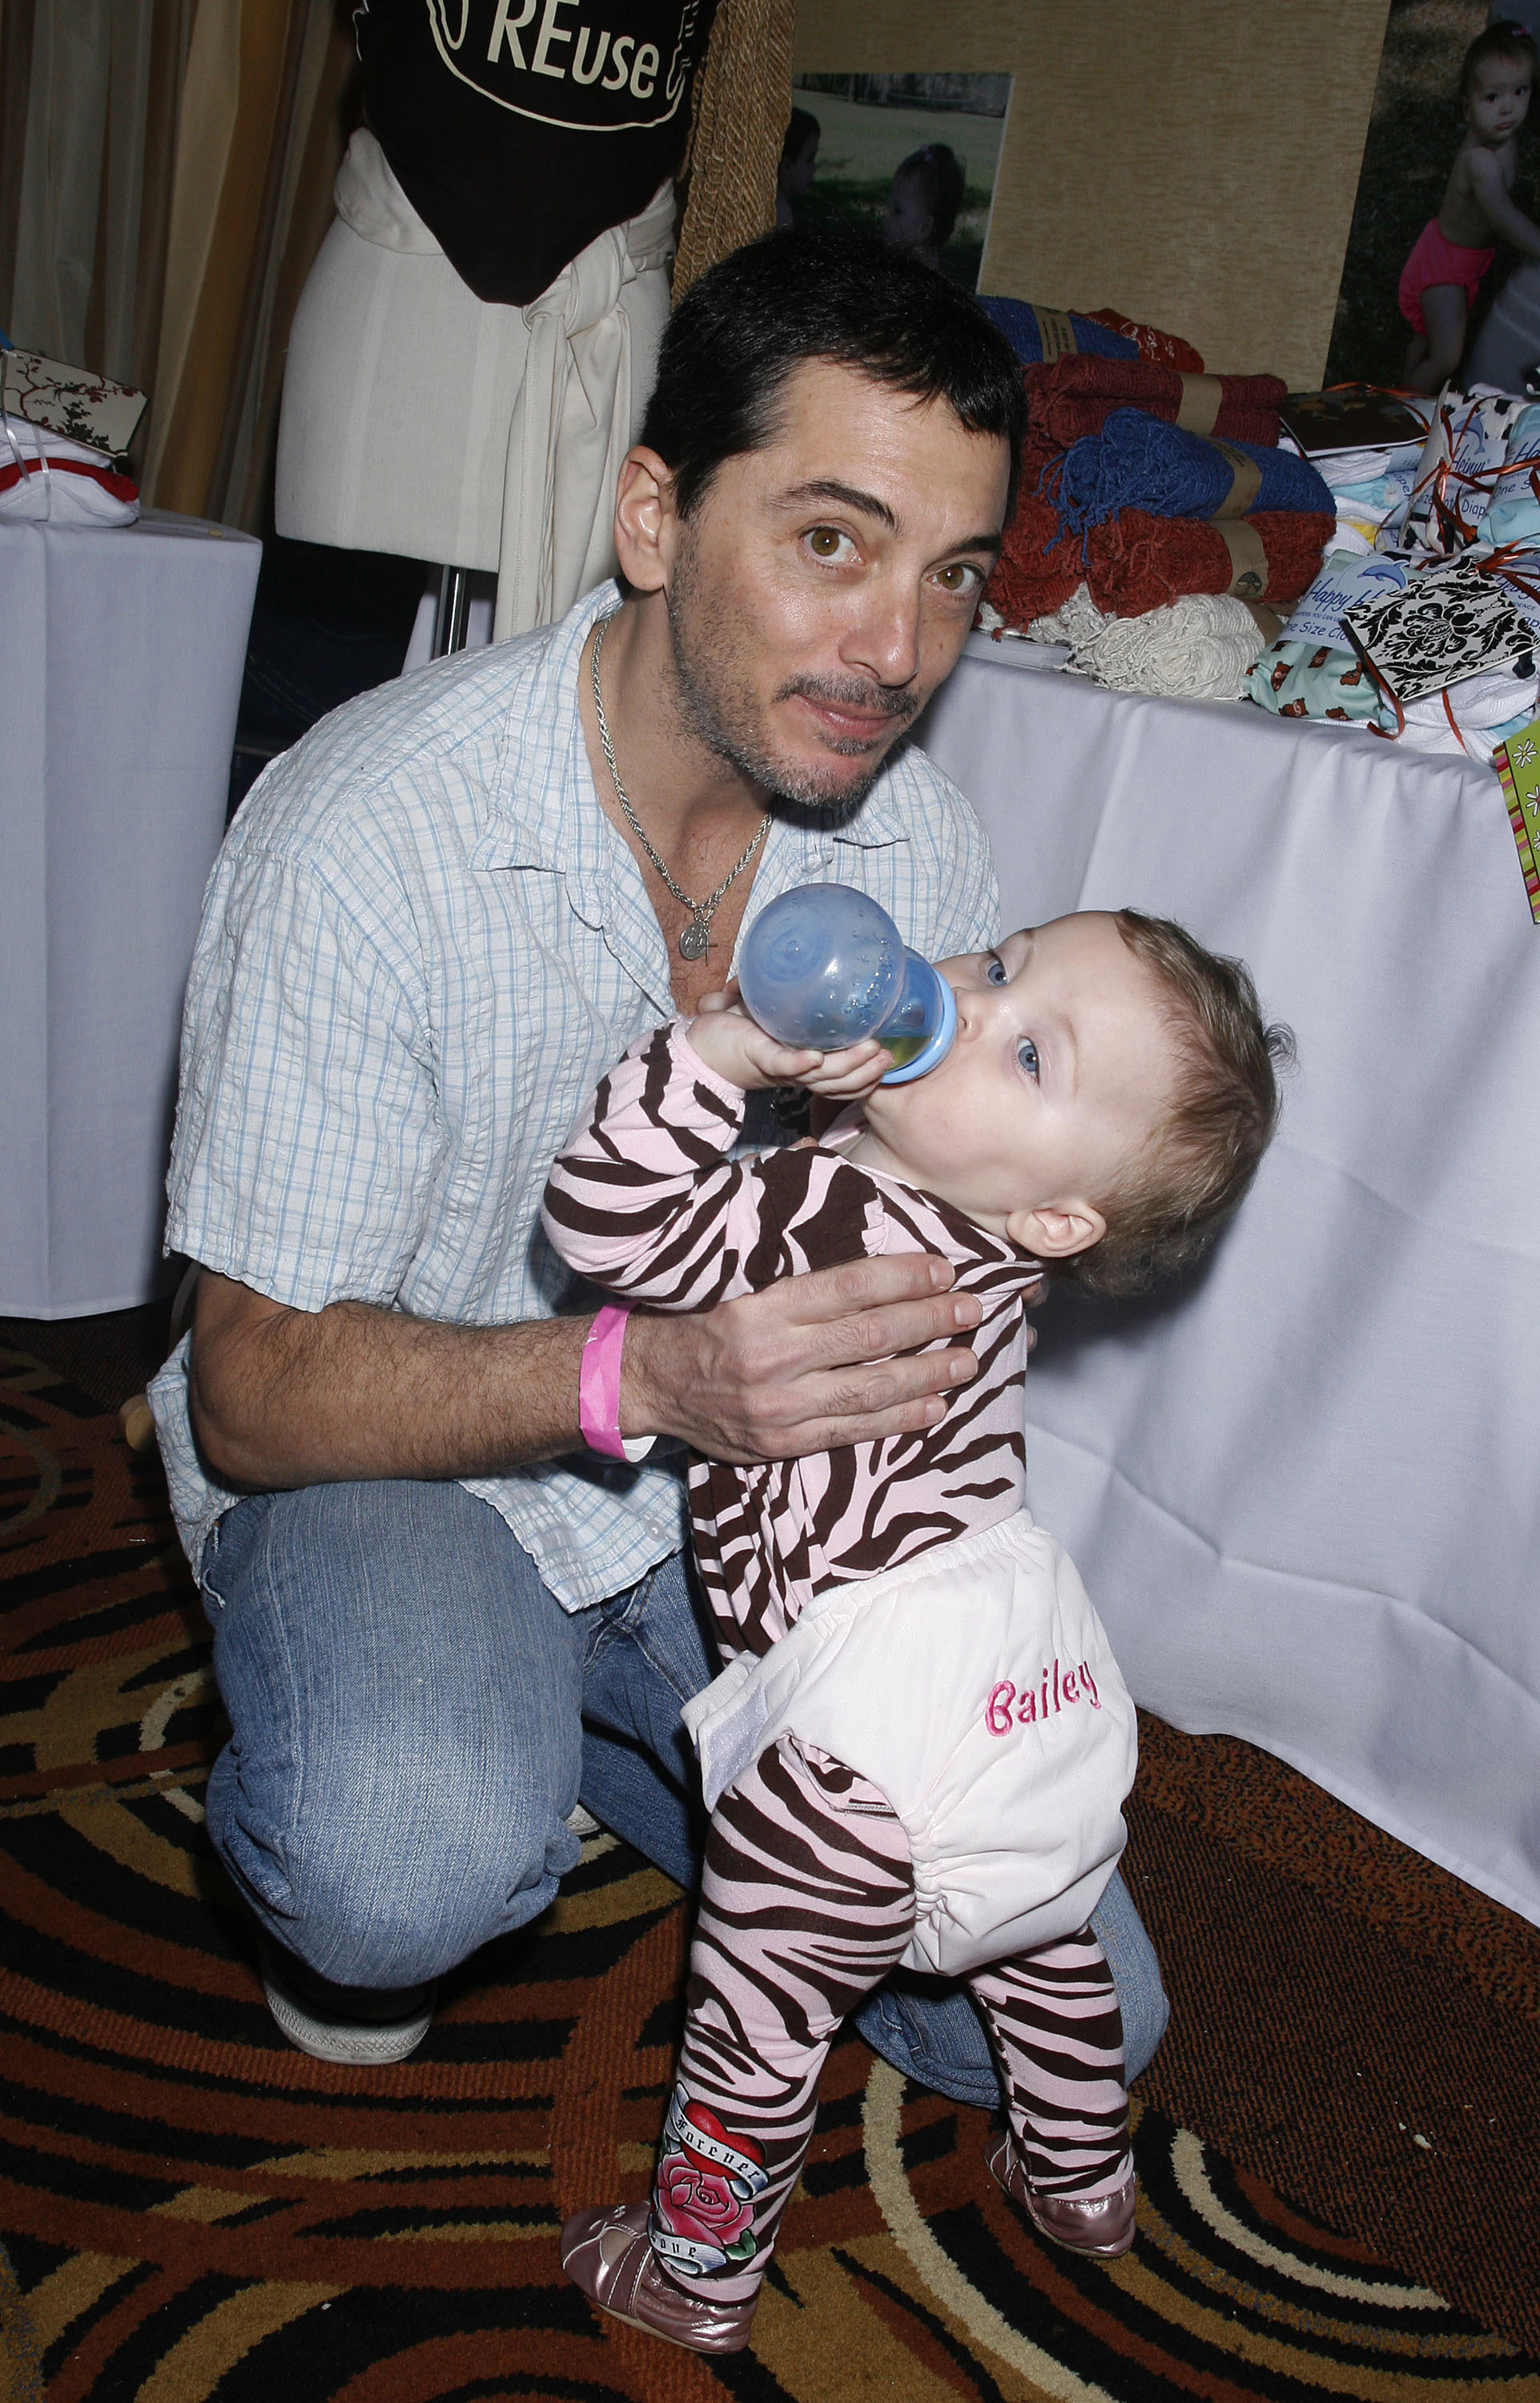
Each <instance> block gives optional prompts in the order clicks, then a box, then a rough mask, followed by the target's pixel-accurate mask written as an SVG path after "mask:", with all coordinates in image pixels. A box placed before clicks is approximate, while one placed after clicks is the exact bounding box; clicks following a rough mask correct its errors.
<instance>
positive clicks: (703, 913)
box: [593, 611, 770, 960]
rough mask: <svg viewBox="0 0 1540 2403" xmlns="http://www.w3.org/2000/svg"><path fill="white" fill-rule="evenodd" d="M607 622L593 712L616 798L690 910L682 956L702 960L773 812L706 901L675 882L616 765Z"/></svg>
mask: <svg viewBox="0 0 1540 2403" xmlns="http://www.w3.org/2000/svg"><path fill="white" fill-rule="evenodd" d="M614 614H615V613H614V612H613V611H612V612H611V615H612V616H613V615H614ZM608 624H609V618H600V620H599V626H598V631H597V632H596V633H595V635H594V638H593V714H594V715H595V716H596V717H597V718H598V720H599V740H600V743H602V745H603V746H604V762H605V765H606V766H607V767H608V769H609V771H610V777H611V781H612V782H613V784H614V785H615V798H616V799H617V801H618V802H619V804H620V807H621V808H622V809H623V810H624V812H625V813H626V824H627V825H628V826H630V828H631V832H632V834H633V835H634V836H635V837H636V840H637V841H638V842H639V843H640V844H641V846H642V848H643V850H644V851H645V853H646V854H647V857H648V858H649V859H650V860H651V862H652V864H653V866H654V868H657V870H658V873H659V876H660V877H661V878H662V880H663V882H664V883H665V884H666V885H667V886H668V888H669V891H670V892H671V893H672V894H673V897H674V899H675V900H676V901H677V902H678V904H679V906H680V908H681V909H682V910H688V911H689V913H690V923H689V924H688V925H687V926H686V927H685V928H684V930H683V932H682V933H681V935H680V937H679V956H680V958H681V959H684V960H703V959H704V958H705V956H706V953H707V952H708V951H710V949H711V922H712V919H713V916H714V915H715V910H716V907H717V904H718V903H719V902H720V901H721V899H722V897H723V896H724V894H725V893H726V892H727V889H728V885H729V884H730V883H731V882H733V879H734V878H735V877H738V876H741V875H742V872H743V870H744V868H747V866H748V864H749V862H750V860H751V859H752V858H753V857H754V854H755V853H756V851H757V850H758V848H759V846H760V844H761V843H762V842H763V841H764V840H765V837H766V835H767V834H768V833H769V832H770V812H769V810H767V811H766V812H765V814H764V816H763V817H762V818H761V819H760V821H759V824H758V826H756V829H755V832H754V836H753V838H752V840H751V841H750V843H749V847H748V849H747V850H746V851H745V852H744V854H743V855H742V858H741V859H740V860H738V861H737V862H736V864H735V865H734V866H733V867H731V868H728V872H727V874H726V876H724V877H723V879H722V882H721V883H720V884H719V885H718V886H717V888H716V890H715V893H713V894H710V895H708V896H707V898H706V899H705V900H704V901H692V900H691V898H690V896H689V895H688V894H687V892H685V891H684V890H683V888H682V887H681V886H679V885H677V884H676V883H675V882H674V881H673V877H672V876H671V875H670V874H669V871H668V869H667V868H666V867H665V866H664V864H663V862H662V860H661V859H659V855H658V854H657V852H656V851H654V849H653V847H652V845H651V843H650V842H649V841H648V840H647V834H646V828H645V826H643V824H642V821H641V819H640V818H639V817H638V816H637V814H636V812H635V811H634V810H633V809H632V808H631V802H630V800H629V799H628V798H627V795H626V788H625V786H624V785H623V784H622V783H621V782H620V771H619V769H618V768H617V766H616V764H615V745H614V743H612V742H611V741H610V730H609V728H608V726H607V725H606V723H605V720H604V695H603V694H602V693H601V691H600V689H599V654H600V652H601V651H602V650H603V649H604V630H605V628H606V627H607V626H608Z"/></svg>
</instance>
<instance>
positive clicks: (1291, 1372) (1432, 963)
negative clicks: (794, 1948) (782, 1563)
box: [919, 637, 1540, 1922]
mask: <svg viewBox="0 0 1540 2403" xmlns="http://www.w3.org/2000/svg"><path fill="white" fill-rule="evenodd" d="M919 739H920V740H921V741H922V742H923V743H924V745H925V747H926V748H927V750H928V751H929V752H930V754H931V756H932V757H933V758H935V759H936V762H937V764H938V765H939V766H940V767H942V768H943V769H944V770H945V771H947V773H948V774H949V775H950V776H951V777H952V778H954V780H955V781H956V782H957V784H958V785H961V787H962V789H963V791H964V793H966V794H967V795H968V796H969V798H970V799H971V800H972V801H973V802H974V804H975V806H976V807H977V808H978V811H979V813H980V814H981V816H982V817H983V820H984V824H985V826H986V827H987V829H988V832H989V836H990V840H991V842H992V846H993V849H994V854H995V858H996V861H997V863H998V866H999V870H1000V879H1001V886H1002V894H1003V903H1004V923H1005V925H1006V927H1010V926H1014V925H1020V924H1032V923H1034V922H1036V921H1040V920H1043V919H1046V918H1050V917H1053V916H1056V915H1058V914H1059V913H1061V912H1062V911H1064V910H1076V909H1114V908H1117V907H1118V906H1119V905H1121V904H1125V903H1127V904H1132V905H1134V906H1136V907H1138V908H1140V909H1143V910H1150V911H1154V912H1157V913H1158V914H1161V915H1166V916H1171V917H1173V918H1177V919H1179V920H1181V922H1182V923H1183V924H1186V925H1187V926H1188V927H1190V928H1191V930H1192V931H1193V933H1194V934H1195V935H1197V936H1198V937H1199V938H1200V939H1201V940H1202V941H1203V942H1205V943H1208V944H1210V945H1211V946H1213V947H1214V949H1216V950H1219V951H1228V952H1238V953H1240V954H1241V955H1242V957H1244V958H1245V959H1246V960H1247V961H1248V962H1249V963H1250V965H1251V966H1252V969H1253V971H1254V973H1255V975H1256V980H1257V984H1258V986H1259V988H1260V991H1261V994H1262V999H1263V1003H1264V1006H1265V1007H1266V1008H1267V1009H1268V1011H1269V1013H1270V1014H1271V1015H1273V1016H1275V1017H1279V1018H1283V1019H1285V1020H1287V1021H1289V1022H1290V1024H1292V1025H1293V1027H1294V1028H1295V1031H1296V1033H1297V1037H1298V1045H1299V1066H1298V1071H1297V1075H1296V1076H1293V1077H1292V1078H1291V1080H1290V1082H1289V1086H1288V1091H1287V1099H1286V1102H1285V1104H1284V1112H1283V1126H1282V1131H1281V1132H1280V1134H1279V1136H1278V1138H1277V1141H1276V1142H1275V1144H1274V1145H1273V1147H1272V1149H1271V1151H1270V1152H1269V1156H1268V1158H1267V1160H1265V1162H1264V1163H1263V1167H1262V1171H1261V1174H1260V1175H1259V1177H1258V1179H1257V1182H1256V1187H1255V1188H1254V1190H1253V1192H1252V1195H1251V1196H1250V1198H1249V1199H1248V1201H1247V1202H1246V1203H1245V1204H1244V1206H1243V1208H1242V1213H1241V1215H1240V1217H1239V1219H1238V1220H1237V1221H1236V1223H1235V1224H1234V1226H1233V1227H1232V1228H1231V1229H1230V1230H1229V1231H1228V1234H1227V1236H1226V1237H1225V1239H1224V1240H1223V1242H1222V1243H1221V1244H1220V1246H1219V1248H1218V1250H1217V1252H1216V1254H1215V1256H1214V1257H1213V1259H1212V1260H1211V1262H1210V1263H1209V1264H1208V1265H1207V1266H1206V1268H1205V1269H1204V1270H1203V1271H1200V1273H1199V1274H1198V1275H1197V1277H1196V1278H1195V1279H1194V1280H1193V1281H1192V1283H1191V1284H1190V1285H1189V1286H1187V1287H1186V1289H1183V1290H1180V1291H1175V1292H1172V1293H1169V1294H1166V1295H1162V1296H1158V1297H1154V1298H1151V1299H1148V1300H1145V1301H1141V1302H1139V1303H1135V1304H1129V1303H1125V1304H1121V1305H1117V1306H1114V1305H1110V1304H1103V1305H1097V1306H1095V1307H1087V1306H1085V1305H1079V1304H1076V1303H1075V1302H1074V1301H1072V1300H1069V1299H1064V1300H1061V1301H1059V1302H1056V1303H1054V1304H1053V1305H1051V1306H1050V1308H1049V1310H1048V1311H1047V1313H1046V1315H1045V1320H1044V1324H1043V1332H1042V1339H1041V1341H1040V1343H1039V1345H1038V1349H1037V1351H1036V1352H1035V1354H1034V1357H1033V1363H1032V1368H1031V1370H1030V1373H1029V1375H1028V1379H1027V1422H1028V1424H1027V1477H1028V1495H1029V1500H1030V1503H1031V1507H1032V1508H1033V1509H1034V1512H1036V1514H1037V1515H1038V1516H1039V1517H1040V1519H1041V1520H1042V1521H1043V1523H1044V1524H1045V1525H1046V1526H1047V1528H1048V1529H1049V1530H1050V1531H1051V1532H1052V1533H1053V1534H1054V1535H1057V1536H1059V1537H1060V1539H1061V1541H1062V1542H1063V1543H1064V1544H1065V1545H1066V1546H1067V1548H1068V1549H1069V1550H1070V1551H1071V1553H1072V1554H1073V1555H1074V1557H1075V1561H1076V1563H1077V1564H1078V1566H1079V1568H1080V1571H1081V1574H1082V1576H1083V1577H1084V1578H1085V1581H1086V1584H1087V1586H1088V1588H1089V1591H1090V1594H1091V1597H1092V1599H1093V1601H1094V1602H1095V1603H1096V1604H1097V1605H1098V1607H1099V1608H1100V1610H1101V1611H1102V1614H1103V1618H1104V1619H1105V1621H1106V1625H1107V1628H1108V1631H1109V1632H1110V1634H1111V1636H1112V1640H1113V1643H1114V1646H1115V1647H1116V1649H1117V1654H1118V1658H1119V1660H1120V1661H1121V1663H1122V1667H1123V1671H1124V1674H1125V1675H1126V1676H1127V1678H1128V1680H1129V1683H1130V1685H1131V1688H1132V1690H1133V1693H1134V1695H1135V1698H1136V1699H1137V1700H1138V1701H1139V1702H1141V1703H1143V1704H1145V1706H1147V1707H1148V1708H1149V1709H1150V1710H1152V1711H1154V1712H1155V1713H1157V1714H1158V1715H1159V1716H1160V1717H1162V1718H1164V1719H1166V1720H1168V1721H1170V1722H1172V1724H1173V1725H1175V1726H1177V1727H1180V1728H1184V1729H1187V1730H1188V1731H1189V1732H1193V1733H1202V1732H1209V1731H1216V1730H1217V1731H1223V1732H1226V1733H1228V1734H1231V1735H1236V1736H1241V1737H1244V1738H1246V1739H1248V1740H1250V1741H1251V1742H1253V1743H1257V1744H1260V1745H1262V1746H1263V1747H1264V1748H1265V1749H1267V1750H1268V1751H1269V1752H1273V1753H1276V1754H1278V1755H1279V1756H1281V1757H1283V1759H1285V1760H1288V1761H1291V1762H1293V1763H1294V1765H1295V1766H1296V1767H1297V1768H1298V1769H1300V1770H1303V1771H1305V1772H1306V1774H1307V1775H1309V1776H1311V1778H1313V1779H1315V1780H1316V1781H1317V1782H1318V1783H1319V1784H1320V1785H1324V1786H1325V1787H1326V1788H1327V1789H1328V1790H1329V1791H1330V1792H1332V1793H1334V1794H1336V1795H1338V1796H1339V1797H1340V1798H1341V1799H1343V1800H1344V1801H1346V1802H1349V1803H1351V1804H1353V1806H1354V1807H1355V1808H1356V1809H1358V1810H1359V1811H1362V1812H1363V1813H1366V1815H1367V1817H1369V1818H1370V1819H1372V1820H1374V1821H1376V1822H1377V1823H1378V1824H1379V1825H1380V1826H1381V1827H1386V1828H1389V1829H1390V1830H1391V1831H1392V1832H1393V1833H1394V1834H1395V1835H1397V1836H1399V1837H1401V1838H1403V1839H1404V1840H1406V1841H1407V1842H1408V1843H1410V1844H1412V1845H1414V1846H1416V1847H1417V1849H1418V1850H1419V1851H1421V1852H1422V1853H1424V1854H1428V1855H1429V1856H1430V1857H1431V1858H1432V1859H1434V1860H1436V1861H1438V1862H1441V1863H1442V1864H1443V1865H1444V1866H1445V1867H1446V1868H1450V1869H1453V1870H1455V1871H1456V1872H1457V1873H1458V1874H1459V1875H1460V1876H1462V1877H1464V1878H1467V1879H1468V1880H1469V1881H1470V1882H1472V1883H1473V1884H1474V1885H1477V1886H1479V1887H1480V1888H1482V1889H1483V1891H1484V1892H1486V1893H1488V1894H1490V1895H1493V1896H1496V1897H1497V1898H1498V1899H1499V1900H1500V1901H1502V1902H1505V1903H1506V1904H1508V1905H1509V1906H1510V1907H1511V1908H1512V1909H1514V1910H1518V1911H1519V1912H1521V1913H1523V1915H1524V1916H1525V1917H1526V1918H1529V1919H1532V1920H1534V1921H1537V1922H1540V928H1537V927H1536V926H1535V925H1534V924H1533V923H1532V920H1531V917H1530V910H1529V906H1528V903H1527V901H1526V898H1525V895H1524V888H1523V883H1522V881H1521V878H1520V875H1519V865H1518V860H1517V856H1516V854H1515V849H1514V842H1513V837H1512V835H1511V833H1510V831H1509V827H1508V821H1507V816H1506V813H1505V806H1504V802H1503V797H1502V793H1501V790H1500V788H1499V786H1498V783H1497V779H1496V777H1495V776H1494V775H1493V774H1492V773H1491V771H1490V770H1485V769H1478V768H1476V767H1473V766H1470V765H1467V764H1466V763H1465V762H1464V761H1463V760H1460V759H1456V758H1445V757H1425V756H1424V757H1419V756H1418V755H1416V754H1415V753H1412V752H1410V751H1408V749H1406V748H1405V747H1404V746H1398V745H1395V744H1392V743H1383V742H1380V741H1378V740H1376V739H1375V738H1374V737H1373V736H1371V735H1368V734H1367V733H1361V732H1357V731H1339V730H1338V729H1333V728H1322V727H1311V726H1307V725H1290V724H1283V723H1280V722H1279V721H1278V720H1277V719H1273V718H1269V717H1267V716H1265V715H1263V714H1262V713H1261V712H1260V711H1256V710H1251V709H1247V708H1244V707H1231V706H1215V705H1205V704H1201V703H1193V702H1180V701H1155V700H1145V699H1140V698H1135V697H1131V696H1127V695H1119V694H1112V693H1108V692H1104V691H1102V690H1101V689H1099V688H1096V687H1093V686H1091V685H1089V684H1088V683H1085V682H1083V681H1081V680H1079V679H1077V678H1074V677H1070V676H1065V675H1055V674H1028V673H1025V672H1023V671H1022V670H1021V669H1020V668H1016V667H1013V666H1011V665H1010V664H1009V663H1008V660H1007V658H1006V657H1002V652H1001V648H1000V647H998V646H988V645H987V644H984V643H982V641H981V638H978V637H975V638H974V640H973V641H972V642H971V643H970V646H969V655H968V656H967V657H965V658H964V661H963V663H962V665H961V666H960V667H959V669H958V670H957V672H956V674H954V676H953V677H952V679H951V681H950V683H949V684H948V685H947V686H946V687H945V688H944V689H943V691H942V693H941V694H940V696H939V697H938V699H937V700H936V702H935V704H934V705H933V708H932V711H931V713H930V715H929V718H928V720H927V722H926V723H925V724H924V725H923V727H922V729H921V730H920V737H919Z"/></svg>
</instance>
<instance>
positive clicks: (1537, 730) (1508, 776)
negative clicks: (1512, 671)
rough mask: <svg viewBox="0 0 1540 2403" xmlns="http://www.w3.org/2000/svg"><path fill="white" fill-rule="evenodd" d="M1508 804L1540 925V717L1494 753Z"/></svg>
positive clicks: (1526, 885)
mask: <svg viewBox="0 0 1540 2403" xmlns="http://www.w3.org/2000/svg"><path fill="white" fill-rule="evenodd" d="M1491 764H1492V766H1493V767H1494V768H1495V769H1496V771H1497V774H1498V780H1499V782H1500V783H1501V785H1502V787H1503V799H1505V801H1506V803H1507V805H1508V824H1509V825H1510V826H1512V828H1513V840H1514V841H1515V843H1516V844H1517V846H1518V850H1519V868H1520V870H1521V872H1522V875H1523V879H1524V890H1525V892H1526V893H1527V894H1528V895H1529V899H1530V916H1531V917H1532V918H1533V920H1534V923H1535V924H1536V925H1537V926H1540V873H1537V872H1536V869H1535V861H1536V858H1537V857H1540V717H1533V718H1532V719H1531V720H1530V722H1529V724H1528V725H1527V726H1522V727H1520V728H1519V732H1518V733H1517V734H1510V735H1509V736H1508V739H1507V741H1506V742H1505V743H1499V744H1498V745H1497V748H1496V750H1495V751H1494V752H1493V753H1492V755H1491Z"/></svg>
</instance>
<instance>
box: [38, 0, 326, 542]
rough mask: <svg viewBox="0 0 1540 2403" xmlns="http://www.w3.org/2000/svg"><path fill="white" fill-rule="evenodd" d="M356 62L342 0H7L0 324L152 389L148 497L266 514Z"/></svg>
mask: <svg viewBox="0 0 1540 2403" xmlns="http://www.w3.org/2000/svg"><path fill="white" fill-rule="evenodd" d="M356 116H357V109H356V102H355V100H354V53H353V42H352V31H351V26H350V24H349V21H348V15H347V8H346V0H0V326H4V327H5V328H6V330H7V333H8V334H9V336H10V338H11V340H12V341H13V342H15V343H17V344H19V345H20V346H21V347H22V348H24V349H27V350H36V351H42V352H44V353H46V354H48V355H49V357H50V358H59V359H65V360H68V361H70V362H71V363H72V364H74V365H76V366H79V367H88V368H96V369H97V370H99V371H100V372H102V373H104V374H105V375H109V376H113V377H116V378H117V379H118V381H119V382H123V383H129V384H133V385H135V386H136V387H138V388H139V389H140V390H142V391H146V392H148V394H149V396H150V406H149V409H148V410H146V415H145V418H144V420H143V421H142V423H141V426H140V430H139V433H138V434H137V435H136V437H135V440H134V448H133V458H134V462H135V465H137V467H138V469H139V474H140V480H141V484H142V488H143V491H144V496H145V498H146V501H148V502H151V503H159V504H160V506H161V507H165V508H173V509H183V510H186V511H187V512H188V513H189V514H190V515H193V516H202V517H212V518H216V519H220V520H222V521H225V522H226V523H230V524H235V525H241V526H245V527H248V528H253V529H257V530H259V529H260V525H261V521H262V520H263V518H264V515H265V512H266V507H267V496H268V493H269V491H270V489H271V451H272V442H273V437H274V432H275V429H276V424H277V412H278V398H279V394H280V391H281V389H282V383H283V362H284V346H285V344H286V341H287V338H288V326H289V321H290V319H291V318H292V316H293V313H294V306H295V302H296V300H297V299H298V295H299V290H300V286H301V285H302V284H303V283H304V280H305V277H306V275H307V273H308V272H309V271H310V267H311V263H312V259H313V258H314V256H315V253H316V251H317V250H318V249H319V247H320V243H321V239H322V236H323V235H324V233H325V232H326V227H327V225H328V224H329V222H330V219H331V188H332V182H333V179H334V177H335V175H336V173H337V169H338V166H339V164H340V160H341V156H342V152H343V149H344V148H345V147H346V143H347V137H348V134H349V132H351V131H352V127H353V124H354V122H355V121H356Z"/></svg>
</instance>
